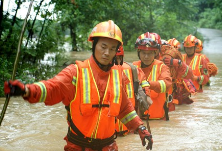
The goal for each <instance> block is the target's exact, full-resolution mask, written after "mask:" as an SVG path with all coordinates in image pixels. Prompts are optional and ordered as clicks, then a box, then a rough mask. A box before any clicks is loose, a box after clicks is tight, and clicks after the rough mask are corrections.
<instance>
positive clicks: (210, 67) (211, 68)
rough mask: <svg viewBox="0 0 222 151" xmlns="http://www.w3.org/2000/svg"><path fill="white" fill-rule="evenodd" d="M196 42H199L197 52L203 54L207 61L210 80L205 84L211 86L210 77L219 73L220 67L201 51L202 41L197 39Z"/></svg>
mask: <svg viewBox="0 0 222 151" xmlns="http://www.w3.org/2000/svg"><path fill="white" fill-rule="evenodd" d="M196 42H197V46H196V49H195V52H196V53H198V54H201V55H202V57H203V58H204V59H205V60H206V62H207V70H208V74H209V81H208V82H207V83H206V84H205V85H206V86H210V77H212V76H215V75H217V73H218V68H217V66H216V64H214V63H212V62H210V59H209V58H208V57H207V56H206V55H205V54H202V53H201V52H202V50H203V43H202V41H201V40H200V39H197V40H196Z"/></svg>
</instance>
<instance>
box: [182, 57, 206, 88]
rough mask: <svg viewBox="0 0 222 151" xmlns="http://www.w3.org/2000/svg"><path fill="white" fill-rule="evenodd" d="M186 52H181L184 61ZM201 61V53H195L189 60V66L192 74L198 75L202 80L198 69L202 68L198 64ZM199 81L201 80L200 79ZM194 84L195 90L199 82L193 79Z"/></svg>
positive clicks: (198, 86)
mask: <svg viewBox="0 0 222 151" xmlns="http://www.w3.org/2000/svg"><path fill="white" fill-rule="evenodd" d="M186 57H187V55H186V54H183V61H184V62H186ZM200 62H201V55H199V54H195V56H194V57H193V59H192V60H191V62H190V64H189V67H190V68H191V69H192V71H193V74H194V75H195V76H200V77H201V79H200V80H202V81H203V77H202V76H201V71H200V69H201V68H202V65H201V64H200ZM200 82H201V81H200ZM193 84H194V86H195V87H196V89H197V90H199V89H200V84H199V83H198V82H197V81H193Z"/></svg>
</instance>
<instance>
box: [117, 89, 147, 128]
mask: <svg viewBox="0 0 222 151" xmlns="http://www.w3.org/2000/svg"><path fill="white" fill-rule="evenodd" d="M117 118H118V119H120V121H121V122H122V123H123V124H124V125H125V126H126V127H127V128H128V129H129V130H132V131H133V130H136V129H137V128H138V127H139V125H143V122H142V120H141V119H140V118H139V116H138V115H137V113H136V111H135V110H134V107H133V105H132V103H131V101H130V100H129V99H128V97H127V93H126V91H125V89H124V88H123V93H122V103H121V106H120V113H119V115H118V116H117Z"/></svg>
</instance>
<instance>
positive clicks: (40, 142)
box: [0, 28, 222, 151]
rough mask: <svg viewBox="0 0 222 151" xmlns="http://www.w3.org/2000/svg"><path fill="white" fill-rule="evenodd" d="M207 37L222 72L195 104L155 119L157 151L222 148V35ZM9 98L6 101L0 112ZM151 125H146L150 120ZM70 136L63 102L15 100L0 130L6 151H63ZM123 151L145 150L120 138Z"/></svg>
mask: <svg viewBox="0 0 222 151" xmlns="http://www.w3.org/2000/svg"><path fill="white" fill-rule="evenodd" d="M198 31H199V32H201V33H202V35H203V37H204V50H203V53H204V54H206V55H207V56H208V57H209V59H210V61H211V62H213V63H215V64H216V65H217V66H218V68H219V73H218V75H216V76H215V77H211V78H210V81H211V83H210V86H204V93H199V94H197V95H195V96H192V98H193V100H194V101H195V102H194V103H193V104H190V105H178V106H176V110H175V111H173V112H170V113H169V116H170V120H169V121H162V120H150V121H149V122H150V127H151V131H152V135H153V140H154V144H153V150H154V151H165V150H166V151H168V150H169V151H172V150H176V151H178V150H179V151H180V150H181V151H183V150H195V151H196V150H198V151H201V150H207V151H208V150H213V151H214V150H215V151H216V150H222V94H221V93H222V80H221V79H222V73H221V72H220V71H221V70H222V50H221V41H222V31H220V30H213V29H203V28H201V29H198ZM90 54H91V52H78V53H72V54H71V56H72V58H73V59H76V58H81V59H82V60H83V59H84V58H88V57H89V56H90ZM137 59H138V58H137V54H136V53H135V52H127V53H126V54H125V60H126V61H128V62H132V61H133V60H137ZM4 101H5V98H0V110H1V109H2V108H3V103H4ZM144 122H145V121H144ZM66 133H67V123H66V111H65V108H64V106H63V104H61V103H59V104H57V105H54V106H45V105H44V104H43V103H38V104H29V103H27V102H25V101H23V99H22V98H11V100H10V102H9V105H8V109H7V111H6V114H5V117H4V120H3V122H2V125H1V127H0V151H62V150H63V147H64V145H65V141H64V140H63V137H64V136H65V135H66ZM117 143H118V146H119V151H142V150H145V148H144V147H142V145H141V141H140V138H139V136H138V135H136V134H129V135H127V136H125V137H118V138H117Z"/></svg>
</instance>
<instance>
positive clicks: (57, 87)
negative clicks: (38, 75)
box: [24, 64, 77, 105]
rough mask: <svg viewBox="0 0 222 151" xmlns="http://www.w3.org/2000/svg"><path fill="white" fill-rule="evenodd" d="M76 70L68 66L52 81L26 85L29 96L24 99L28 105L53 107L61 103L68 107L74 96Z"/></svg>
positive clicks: (74, 67) (73, 66) (72, 66)
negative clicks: (37, 104)
mask: <svg viewBox="0 0 222 151" xmlns="http://www.w3.org/2000/svg"><path fill="white" fill-rule="evenodd" d="M76 74H77V68H76V66H75V65H73V64H72V65H69V66H68V67H66V68H65V69H63V70H62V71H61V72H60V73H58V74H57V75H56V76H55V77H53V78H52V79H49V80H46V81H39V82H36V83H33V84H27V87H28V88H29V90H30V96H29V97H28V98H24V99H25V100H27V101H28V102H30V103H38V102H44V103H45V105H54V104H57V103H59V102H63V104H64V105H69V103H70V101H71V100H73V98H74V94H75V84H76Z"/></svg>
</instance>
